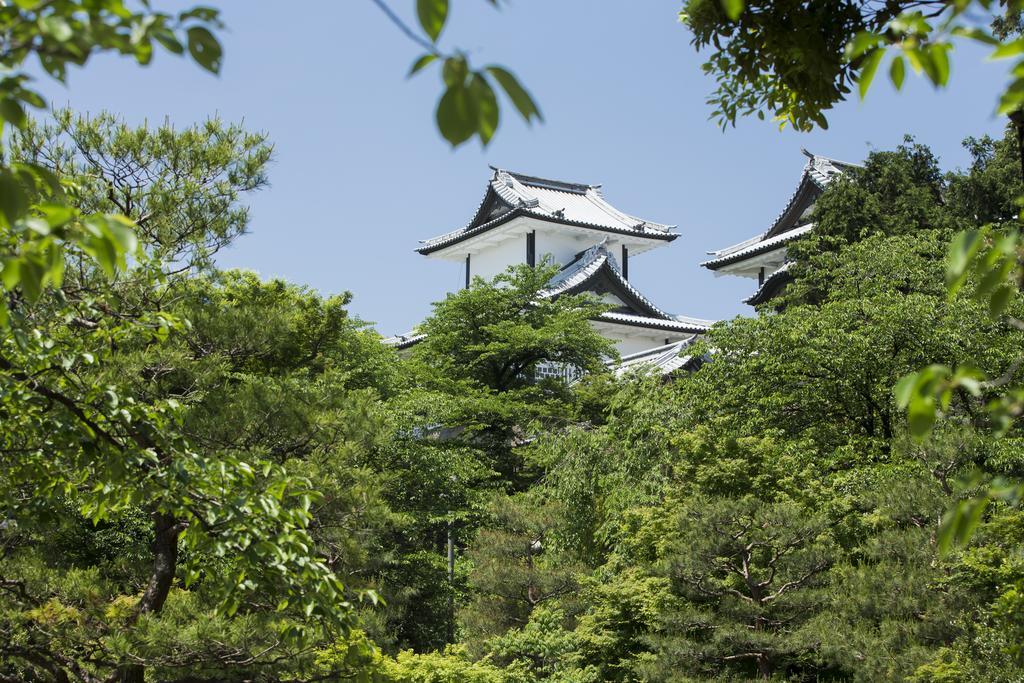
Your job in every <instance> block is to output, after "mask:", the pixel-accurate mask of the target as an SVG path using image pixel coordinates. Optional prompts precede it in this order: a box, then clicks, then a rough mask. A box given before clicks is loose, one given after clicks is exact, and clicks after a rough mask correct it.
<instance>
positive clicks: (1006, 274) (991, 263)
mask: <svg viewBox="0 0 1024 683" xmlns="http://www.w3.org/2000/svg"><path fill="white" fill-rule="evenodd" d="M1019 248H1020V239H1019V235H1018V233H1017V231H1016V230H1007V231H994V230H993V229H992V227H991V226H985V227H983V228H981V229H977V230H965V231H963V232H961V233H960V234H958V235H957V236H956V238H955V239H954V240H953V242H952V244H951V245H950V249H949V256H948V258H947V261H946V284H947V287H948V288H949V294H950V296H951V297H952V296H956V294H957V293H958V292H959V291H960V290H961V288H962V287H963V286H964V284H965V283H967V282H968V281H970V282H972V283H973V287H972V288H971V296H972V297H973V298H974V299H976V300H977V301H982V302H986V303H987V304H988V307H989V312H990V314H991V315H992V316H993V317H997V316H999V315H1001V314H1002V313H1003V311H1004V310H1005V309H1006V306H1007V304H1008V303H1009V301H1010V297H1011V296H1012V294H1013V293H1015V292H1016V291H1017V281H1016V278H1015V277H1011V276H1013V275H1015V274H1016V271H1017V269H1018V250H1019Z"/></svg>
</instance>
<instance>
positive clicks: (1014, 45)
mask: <svg viewBox="0 0 1024 683" xmlns="http://www.w3.org/2000/svg"><path fill="white" fill-rule="evenodd" d="M1020 54H1024V38H1018V39H1017V40H1011V41H1010V42H1009V43H1003V44H1001V45H1000V46H999V47H997V48H996V49H995V50H993V51H992V54H990V55H989V56H988V58H989V59H1006V58H1007V57H1016V56H1018V55H1020Z"/></svg>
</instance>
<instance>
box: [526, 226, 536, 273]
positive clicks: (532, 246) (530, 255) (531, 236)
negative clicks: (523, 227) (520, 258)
mask: <svg viewBox="0 0 1024 683" xmlns="http://www.w3.org/2000/svg"><path fill="white" fill-rule="evenodd" d="M526 265H528V266H530V267H531V268H533V267H534V266H535V265H537V231H536V230H531V231H530V232H528V233H526Z"/></svg>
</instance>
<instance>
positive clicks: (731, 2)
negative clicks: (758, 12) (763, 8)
mask: <svg viewBox="0 0 1024 683" xmlns="http://www.w3.org/2000/svg"><path fill="white" fill-rule="evenodd" d="M721 2H722V9H723V10H725V16H727V17H729V19H731V20H732V21H736V20H737V19H739V18H740V14H742V13H743V7H744V6H745V5H746V2H745V1H744V0H721Z"/></svg>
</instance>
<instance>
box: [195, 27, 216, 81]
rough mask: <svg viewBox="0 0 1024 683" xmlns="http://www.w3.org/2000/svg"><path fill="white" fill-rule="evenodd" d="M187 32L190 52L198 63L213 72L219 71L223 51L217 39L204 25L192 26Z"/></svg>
mask: <svg viewBox="0 0 1024 683" xmlns="http://www.w3.org/2000/svg"><path fill="white" fill-rule="evenodd" d="M187 33H188V53H189V54H190V55H192V59H194V60H196V64H198V65H199V66H201V67H203V68H204V69H206V70H207V71H210V72H212V73H219V72H220V67H221V60H222V58H223V53H222V51H221V47H220V43H219V42H218V41H217V39H216V38H214V36H213V34H212V33H210V31H209V30H208V29H207V28H205V27H203V26H192V27H190V28H189V29H188V31H187Z"/></svg>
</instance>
